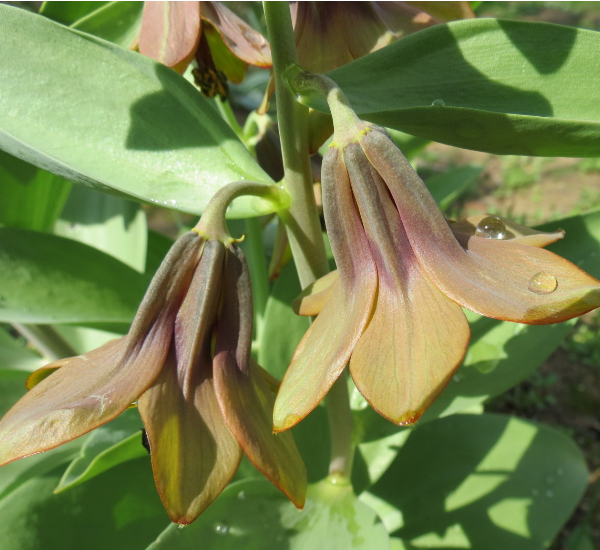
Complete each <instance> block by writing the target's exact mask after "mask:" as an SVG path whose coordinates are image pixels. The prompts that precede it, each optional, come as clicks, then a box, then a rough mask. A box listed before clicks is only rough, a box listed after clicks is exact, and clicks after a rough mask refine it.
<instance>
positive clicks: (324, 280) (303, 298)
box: [292, 270, 340, 316]
mask: <svg viewBox="0 0 600 550" xmlns="http://www.w3.org/2000/svg"><path fill="white" fill-rule="evenodd" d="M339 279H340V274H339V273H338V272H337V270H335V271H332V272H331V273H328V274H327V275H325V276H324V277H321V278H320V279H317V280H316V281H315V282H314V283H313V284H311V285H308V286H307V287H306V288H305V289H304V290H303V291H302V292H301V294H300V295H299V296H298V297H297V298H296V299H295V300H294V301H293V302H292V307H293V308H294V311H295V312H296V314H298V315H305V316H313V315H319V313H321V310H322V309H323V308H324V307H325V304H326V303H327V302H328V300H329V298H331V295H332V294H333V291H334V290H335V288H336V286H337V285H338V284H339V282H338V281H339Z"/></svg>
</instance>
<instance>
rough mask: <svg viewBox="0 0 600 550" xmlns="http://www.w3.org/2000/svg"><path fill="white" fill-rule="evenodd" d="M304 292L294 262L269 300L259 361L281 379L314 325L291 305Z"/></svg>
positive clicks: (277, 283) (281, 276)
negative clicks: (311, 325)
mask: <svg viewBox="0 0 600 550" xmlns="http://www.w3.org/2000/svg"><path fill="white" fill-rule="evenodd" d="M300 291H301V288H300V281H299V280H298V274H297V273H296V266H295V265H294V262H293V261H290V262H289V263H288V264H287V265H286V266H285V267H284V268H283V269H282V270H281V273H280V274H279V277H278V278H277V280H276V281H275V284H274V285H273V290H272V291H271V294H270V296H269V299H268V301H267V307H266V308H265V320H264V325H263V330H262V332H261V334H260V341H259V347H258V363H259V364H260V365H261V366H262V367H263V368H265V369H267V370H268V371H269V372H270V373H271V374H272V375H273V376H275V377H276V378H278V379H280V380H281V379H282V378H283V375H284V374H285V371H286V370H287V368H288V366H289V364H290V361H291V360H292V355H293V354H294V350H295V349H296V346H297V345H298V343H299V342H300V340H301V339H302V337H303V336H304V333H305V332H306V331H307V330H308V327H309V326H310V319H309V318H308V317H300V316H298V315H296V314H295V313H294V310H293V309H292V306H291V304H292V301H293V300H294V299H295V298H296V297H297V296H298V295H299V294H300Z"/></svg>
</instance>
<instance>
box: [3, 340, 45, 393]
mask: <svg viewBox="0 0 600 550" xmlns="http://www.w3.org/2000/svg"><path fill="white" fill-rule="evenodd" d="M45 363H46V361H45V360H44V359H43V358H42V357H40V356H39V355H38V354H37V353H35V352H34V351H32V350H30V349H29V348H27V347H25V343H24V342H20V341H18V340H17V339H15V338H13V337H12V336H11V335H10V334H8V332H6V330H4V329H2V328H0V370H21V371H26V372H27V373H29V372H32V371H34V370H35V369H39V368H40V367H41V366H43V365H44V364H45ZM24 388H25V386H23V389H24Z"/></svg>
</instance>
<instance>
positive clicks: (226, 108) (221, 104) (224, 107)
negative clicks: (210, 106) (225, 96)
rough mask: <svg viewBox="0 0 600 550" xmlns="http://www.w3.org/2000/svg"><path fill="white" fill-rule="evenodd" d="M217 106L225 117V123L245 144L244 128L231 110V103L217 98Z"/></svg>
mask: <svg viewBox="0 0 600 550" xmlns="http://www.w3.org/2000/svg"><path fill="white" fill-rule="evenodd" d="M214 101H215V105H216V107H217V110H218V111H219V114H220V115H221V116H222V117H223V119H224V120H225V122H227V124H229V126H230V128H231V129H232V130H233V131H234V132H235V135H236V136H237V137H238V138H239V139H240V140H241V141H242V142H243V141H244V133H243V131H242V127H241V126H240V124H239V122H238V121H237V118H235V113H234V112H233V109H232V108H231V104H230V103H229V101H227V100H225V101H222V100H221V98H218V97H217V98H215V100H214Z"/></svg>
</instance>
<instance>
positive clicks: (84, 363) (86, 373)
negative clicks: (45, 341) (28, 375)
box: [0, 232, 203, 465]
mask: <svg viewBox="0 0 600 550" xmlns="http://www.w3.org/2000/svg"><path fill="white" fill-rule="evenodd" d="M202 242H203V241H202V239H201V238H200V237H199V236H198V235H197V234H195V233H191V232H190V233H187V234H185V235H183V236H182V237H181V238H180V239H178V240H177V242H176V243H175V244H174V245H173V247H172V248H171V250H170V251H169V253H168V254H167V257H166V258H165V260H164V261H163V263H162V264H161V266H160V268H159V269H158V271H157V272H156V275H155V276H154V278H153V279H152V282H151V283H150V287H149V288H148V291H147V292H146V296H145V297H144V300H143V301H142V304H141V305H140V307H139V309H138V312H137V314H136V317H135V319H134V321H133V325H132V327H131V330H130V332H129V335H128V336H126V337H124V338H121V339H119V340H112V341H110V342H108V343H106V344H104V345H103V346H102V347H100V348H98V349H96V350H93V351H91V352H89V353H86V354H83V355H80V356H78V357H74V358H72V359H69V361H68V362H66V364H65V366H63V367H62V368H60V369H58V370H57V371H56V372H55V373H54V374H52V376H49V377H48V378H46V379H45V380H43V381H41V382H40V383H39V384H38V385H37V386H35V387H34V388H33V389H32V390H31V391H30V392H29V393H27V394H26V395H25V396H24V397H23V398H21V399H20V400H19V401H18V402H17V404H16V405H15V406H14V407H13V408H12V409H10V410H9V411H8V413H6V415H5V416H4V418H3V419H2V420H1V421H0V441H2V445H1V446H0V465H2V464H6V463H8V462H11V461H13V460H16V459H17V458H22V457H24V456H28V455H30V454H34V453H38V452H41V451H47V450H48V449H53V448H54V447H57V446H58V445H62V444H63V443H66V442H67V441H71V440H72V439H75V438H76V437H79V436H81V435H83V434H85V433H87V432H89V431H91V430H93V429H94V428H97V427H99V426H101V425H102V424H105V423H106V422H108V421H110V420H112V419H113V418H115V417H116V416H118V415H119V414H121V413H122V412H123V411H124V410H125V409H127V408H128V407H129V406H130V405H131V403H132V402H134V401H135V400H136V399H137V398H138V397H139V396H140V395H141V394H142V393H143V392H144V391H146V390H147V389H148V387H149V386H150V385H151V384H152V383H153V382H154V380H155V379H156V377H157V376H158V374H159V372H160V369H161V368H162V366H163V364H164V362H165V359H166V356H167V352H168V350H169V345H170V341H171V338H172V334H173V325H174V322H175V315H176V313H177V310H178V308H179V305H180V303H181V299H182V298H183V295H184V293H185V291H186V289H187V287H188V285H189V281H190V279H191V276H192V273H193V270H194V268H195V266H196V263H197V261H198V257H199V253H200V249H201V246H202Z"/></svg>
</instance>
